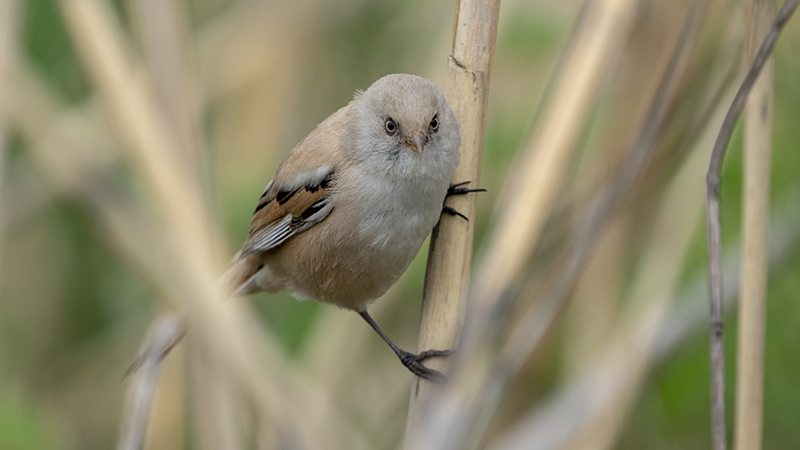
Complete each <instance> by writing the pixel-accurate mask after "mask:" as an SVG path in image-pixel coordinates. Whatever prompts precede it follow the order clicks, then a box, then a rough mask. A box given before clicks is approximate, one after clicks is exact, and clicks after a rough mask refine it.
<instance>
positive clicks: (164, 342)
mask: <svg viewBox="0 0 800 450" xmlns="http://www.w3.org/2000/svg"><path fill="white" fill-rule="evenodd" d="M185 332H186V328H185V323H184V321H183V319H182V318H180V317H166V318H164V319H162V320H160V321H159V322H158V323H156V324H155V326H154V327H153V329H152V330H151V331H150V333H149V336H148V337H147V339H146V340H145V343H144V345H143V347H142V351H141V353H140V354H139V357H138V358H137V361H136V364H135V367H133V368H132V369H135V370H134V373H131V375H130V378H128V380H127V381H128V393H127V398H126V402H125V410H124V413H123V421H122V424H123V425H122V431H121V432H120V438H119V443H118V444H117V450H140V449H142V448H144V442H145V437H146V436H147V423H148V421H149V419H150V407H151V406H152V404H153V396H154V395H155V392H156V386H157V385H158V378H159V375H160V374H161V363H162V362H163V360H164V357H165V356H167V354H168V353H169V351H170V350H171V349H172V348H173V347H174V346H175V345H176V344H177V343H178V342H179V341H180V340H181V338H182V337H183V335H184V333H185Z"/></svg>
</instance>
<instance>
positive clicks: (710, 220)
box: [706, 0, 800, 450]
mask: <svg viewBox="0 0 800 450" xmlns="http://www.w3.org/2000/svg"><path fill="white" fill-rule="evenodd" d="M799 3H800V0H786V2H785V3H784V4H783V7H781V10H780V11H779V12H778V16H777V17H776V18H775V20H774V22H772V26H771V27H770V30H769V32H768V33H767V36H766V38H765V39H764V41H763V42H762V43H761V45H760V47H759V50H758V53H757V54H756V56H755V58H754V59H753V62H752V64H751V65H750V69H749V70H748V72H747V75H746V76H745V79H744V81H742V84H741V86H740V87H739V91H738V92H737V93H736V97H735V98H734V99H733V102H732V104H731V107H730V109H728V114H727V115H726V117H725V120H724V121H723V123H722V127H720V131H719V134H718V135H717V140H716V142H715V143H714V150H713V152H712V153H711V161H710V163H709V168H708V173H707V175H706V185H707V187H706V188H707V199H706V221H707V228H708V269H709V282H710V298H709V303H710V307H711V313H710V334H711V344H710V345H711V427H712V439H713V448H714V450H725V449H726V448H727V446H728V445H727V433H726V431H725V428H726V427H725V343H724V340H723V327H724V323H725V322H724V316H723V303H722V299H723V296H724V294H723V291H722V289H723V280H722V224H721V217H720V209H719V208H720V205H719V188H720V176H721V175H720V174H721V171H722V161H723V159H724V157H725V151H726V149H727V147H728V142H729V141H730V137H731V134H732V133H733V128H734V126H735V125H736V120H737V119H738V117H739V115H740V114H741V112H742V110H743V109H744V105H745V102H746V100H747V96H748V95H749V93H750V90H751V89H752V87H753V84H754V83H755V82H756V80H757V79H758V75H759V73H760V72H761V69H762V68H763V66H764V64H765V63H766V61H767V58H768V57H769V55H770V54H771V53H772V50H773V49H774V48H775V42H776V41H777V39H778V35H779V34H780V31H781V29H782V28H783V26H784V25H786V22H787V21H788V20H789V18H790V17H791V16H792V14H793V13H794V11H795V10H796V9H797V6H798V4H799Z"/></svg>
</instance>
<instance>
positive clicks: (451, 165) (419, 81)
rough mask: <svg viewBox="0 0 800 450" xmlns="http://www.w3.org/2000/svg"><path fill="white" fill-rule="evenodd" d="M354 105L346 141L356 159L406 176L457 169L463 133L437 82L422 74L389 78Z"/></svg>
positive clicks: (370, 88)
mask: <svg viewBox="0 0 800 450" xmlns="http://www.w3.org/2000/svg"><path fill="white" fill-rule="evenodd" d="M352 106H353V110H352V111H351V115H350V118H349V123H348V133H346V134H345V136H347V137H346V138H345V139H347V141H345V142H343V143H344V144H345V149H346V151H347V152H349V153H350V156H351V157H352V158H353V159H355V160H358V161H361V162H364V163H365V164H369V165H371V166H374V167H375V169H376V170H380V171H384V172H387V173H389V174H392V175H394V176H400V177H420V176H422V177H425V176H426V175H428V174H431V175H433V174H434V173H439V174H441V173H450V174H452V172H453V171H454V170H455V166H456V165H457V164H458V147H459V145H460V143H461V131H460V129H459V125H458V120H456V117H455V114H453V110H452V109H451V108H450V105H448V104H447V101H446V100H445V98H444V95H442V93H441V91H439V88H437V87H436V85H435V84H434V83H433V82H431V81H429V80H427V79H425V78H422V77H419V76H416V75H408V74H393V75H386V76H384V77H383V78H381V79H379V80H377V81H375V83H373V84H372V86H370V87H369V89H367V90H366V91H364V92H363V93H362V94H360V95H358V96H357V97H356V99H355V100H354V101H353V105H352ZM387 161H388V162H389V164H387V163H386V162H387Z"/></svg>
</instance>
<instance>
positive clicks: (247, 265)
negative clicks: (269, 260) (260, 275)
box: [220, 253, 262, 297]
mask: <svg viewBox="0 0 800 450" xmlns="http://www.w3.org/2000/svg"><path fill="white" fill-rule="evenodd" d="M261 266H262V264H261V259H260V258H259V257H258V256H257V255H254V256H248V257H247V258H240V257H239V253H237V254H236V255H235V256H234V257H233V259H232V260H231V266H230V268H229V269H228V271H227V272H225V274H224V275H222V278H221V279H220V282H221V283H222V286H223V288H224V289H225V292H226V293H227V294H228V296H230V297H239V296H242V295H250V294H255V293H257V292H261V290H262V289H261V287H259V286H258V284H257V283H256V281H255V275H256V273H257V272H258V271H259V269H261Z"/></svg>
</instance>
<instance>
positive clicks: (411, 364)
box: [398, 350, 454, 382]
mask: <svg viewBox="0 0 800 450" xmlns="http://www.w3.org/2000/svg"><path fill="white" fill-rule="evenodd" d="M453 353H454V352H453V351H452V350H426V351H424V352H422V353H420V354H418V355H415V354H414V353H410V352H406V351H403V353H402V354H399V355H398V356H399V357H400V362H402V363H403V365H404V366H406V368H408V370H410V371H411V373H413V374H414V375H416V376H418V377H420V378H424V379H426V380H430V381H436V382H442V381H444V380H445V376H444V374H443V373H441V372H439V371H438V370H434V369H429V368H427V367H425V366H423V365H422V364H421V362H422V361H424V360H426V359H428V358H433V357H437V356H450V355H452V354H453Z"/></svg>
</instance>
